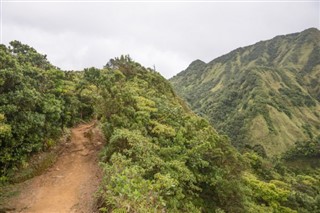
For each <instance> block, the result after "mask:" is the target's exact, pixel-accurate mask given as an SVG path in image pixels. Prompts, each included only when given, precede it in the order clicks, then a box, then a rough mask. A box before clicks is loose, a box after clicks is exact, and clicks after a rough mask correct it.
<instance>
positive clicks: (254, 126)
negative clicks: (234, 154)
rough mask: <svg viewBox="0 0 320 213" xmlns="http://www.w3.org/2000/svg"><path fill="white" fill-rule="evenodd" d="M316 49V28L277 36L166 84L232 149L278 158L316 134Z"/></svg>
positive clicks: (319, 49) (319, 51) (319, 65)
mask: <svg viewBox="0 0 320 213" xmlns="http://www.w3.org/2000/svg"><path fill="white" fill-rule="evenodd" d="M319 43H320V31H319V30H318V29H316V28H310V29H307V30H304V31H302V32H300V33H293V34H287V35H280V36H276V37H274V38H273V39H270V40H266V41H260V42H257V43H255V44H253V45H249V46H246V47H240V48H237V49H235V50H233V51H231V52H229V53H228V54H225V55H222V56H220V57H218V58H216V59H213V60H212V61H210V62H208V63H206V64H204V63H199V61H198V60H196V61H194V62H192V63H191V65H192V66H191V65H190V66H189V67H188V68H187V69H186V70H184V71H182V72H180V73H179V74H177V75H176V76H174V77H173V78H171V79H170V81H171V83H172V85H173V86H174V88H175V89H176V91H177V93H178V94H179V95H181V96H182V97H183V98H184V99H186V101H187V102H188V103H189V104H190V106H191V108H192V109H193V110H195V111H196V112H197V113H198V114H201V115H203V116H205V117H207V118H208V119H209V120H210V122H211V123H212V124H213V126H214V127H215V128H216V129H217V130H218V131H219V132H221V133H225V134H227V135H228V136H229V137H230V138H231V139H232V140H233V143H234V145H236V146H238V147H242V148H243V147H244V146H247V145H249V146H256V145H259V146H260V145H262V146H263V147H264V149H265V151H266V152H267V154H268V155H270V156H271V155H275V154H276V155H278V154H281V153H282V152H284V151H286V150H287V149H288V148H289V147H291V146H293V144H294V143H295V141H296V140H307V139H308V138H309V137H314V136H316V135H318V134H319V126H320V124H319V123H320V122H319V112H320V107H319V100H320V99H319V98H320V87H319V85H320V82H319V79H320V73H319V70H320V59H319V55H320V45H319ZM248 106H249V109H247V107H248ZM250 110H251V111H250ZM279 118H281V119H279ZM274 141H280V142H279V143H275V142H274Z"/></svg>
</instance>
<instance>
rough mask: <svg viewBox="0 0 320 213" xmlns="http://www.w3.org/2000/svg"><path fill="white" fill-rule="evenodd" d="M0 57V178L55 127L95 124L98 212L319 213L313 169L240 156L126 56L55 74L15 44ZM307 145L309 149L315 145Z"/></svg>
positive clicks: (319, 175)
mask: <svg viewBox="0 0 320 213" xmlns="http://www.w3.org/2000/svg"><path fill="white" fill-rule="evenodd" d="M0 54H1V63H0V66H1V67H0V76H1V78H0V82H1V85H0V90H1V93H0V94H1V96H0V101H1V104H0V142H1V144H0V146H1V150H0V152H1V175H2V180H5V179H6V178H7V177H10V171H12V170H14V169H15V168H19V167H20V166H21V165H23V164H25V163H26V162H27V160H28V157H29V156H31V155H32V154H33V153H36V152H39V151H43V150H44V151H45V150H46V149H48V148H50V146H54V143H55V141H56V139H57V138H58V137H59V136H60V135H61V133H62V132H63V131H64V130H65V128H67V127H71V126H73V125H74V124H76V123H77V122H79V121H80V120H86V119H88V120H89V119H97V120H98V121H99V123H100V127H101V129H102V131H103V133H104V135H105V138H106V140H107V144H106V146H105V147H104V149H103V150H102V151H101V153H100V161H101V163H100V164H101V167H102V168H103V174H104V176H103V180H102V183H101V186H100V189H99V192H98V195H99V197H100V202H99V204H100V207H99V208H100V211H101V212H297V211H298V212H320V196H319V193H320V181H319V180H320V170H319V169H317V167H315V168H314V165H310V168H311V169H308V170H302V169H301V167H299V166H297V167H292V166H291V165H288V164H287V159H288V158H287V157H286V158H285V160H282V159H274V160H272V161H271V160H267V159H265V158H263V157H261V156H260V155H259V154H261V152H259V150H260V149H259V147H256V149H255V151H251V150H249V151H248V152H246V153H245V154H243V155H242V154H240V153H239V152H238V151H237V150H236V149H235V148H233V147H232V146H231V144H230V142H229V140H228V138H227V137H226V136H222V135H219V134H218V133H217V132H216V131H215V130H214V128H213V127H212V126H211V125H210V124H209V122H208V121H207V120H205V119H204V118H201V117H198V116H197V115H195V114H194V113H193V112H192V111H190V110H189V108H188V107H187V106H186V105H185V104H184V102H183V101H182V100H180V99H179V98H178V97H177V96H176V95H175V93H174V91H173V90H172V88H171V86H170V84H169V82H168V81H166V80H165V79H164V78H163V77H162V76H161V75H160V74H158V73H157V72H155V71H153V70H152V69H148V68H144V67H143V66H141V65H140V64H138V63H137V62H134V61H133V60H132V59H131V58H130V57H129V56H121V57H120V58H115V59H111V60H110V61H109V62H108V63H107V64H106V65H105V67H104V68H103V69H97V68H89V69H85V70H84V71H82V72H63V71H61V70H59V69H58V68H56V67H54V66H52V65H51V64H50V63H49V62H48V61H47V60H46V57H45V56H44V55H41V54H39V53H37V52H36V51H35V50H34V49H33V48H31V47H29V46H27V45H24V44H21V43H20V42H17V41H15V42H12V43H11V46H10V47H5V46H1V52H0ZM307 128H308V127H306V129H307ZM308 144H309V146H308V147H313V148H315V150H317V147H318V146H319V140H318V138H314V140H312V142H310V143H308ZM297 147H298V146H297ZM306 149H309V148H306ZM297 150H301V149H300V148H298V149H297ZM297 150H291V151H290V153H291V154H290V153H289V152H288V156H289V155H290V156H292V155H299V156H300V154H299V153H300V152H298V151H297ZM260 151H261V150H260ZM257 153H259V154H257ZM296 153H298V154H296ZM303 153H304V152H303ZM312 153H313V152H312ZM303 157H304V158H314V157H318V155H313V154H311V155H309V154H307V155H305V156H303Z"/></svg>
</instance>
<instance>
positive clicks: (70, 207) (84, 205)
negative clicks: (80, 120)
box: [11, 123, 102, 213]
mask: <svg viewBox="0 0 320 213" xmlns="http://www.w3.org/2000/svg"><path fill="white" fill-rule="evenodd" d="M99 134H100V133H99V132H98V130H97V128H95V125H94V123H90V124H82V125H79V126H78V127H75V128H73V129H72V135H71V141H69V142H68V143H66V144H64V145H65V146H66V147H65V149H64V151H63V152H62V154H61V155H60V156H59V158H58V160H57V162H56V163H55V164H54V165H53V166H52V167H51V168H50V169H48V171H46V172H45V173H44V174H42V175H40V176H37V177H35V178H33V179H31V180H28V181H26V182H25V183H24V186H23V189H22V191H21V193H20V194H19V196H17V197H16V198H14V200H12V201H11V206H12V207H13V208H14V212H34V213H43V212H46V213H58V212H93V211H94V208H95V206H94V205H95V198H94V193H95V191H96V190H97V189H98V185H99V182H100V177H101V175H100V174H101V171H100V169H99V166H98V159H97V152H98V150H99V149H100V148H101V146H102V137H99V136H98V135H99Z"/></svg>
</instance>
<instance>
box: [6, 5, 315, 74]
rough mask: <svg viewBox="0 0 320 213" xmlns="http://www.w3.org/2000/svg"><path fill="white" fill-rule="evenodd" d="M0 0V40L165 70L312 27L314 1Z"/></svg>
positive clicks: (77, 61)
mask: <svg viewBox="0 0 320 213" xmlns="http://www.w3.org/2000/svg"><path fill="white" fill-rule="evenodd" d="M0 1H1V3H0V4H1V23H2V28H1V42H2V43H4V44H5V45H8V43H9V42H10V41H11V40H19V41H21V42H23V43H26V44H28V45H30V46H32V47H34V48H35V49H37V50H38V51H39V52H41V53H43V54H47V55H48V59H49V60H50V61H51V62H52V63H53V64H54V65H56V66H58V67H60V68H61V69H64V70H82V69H83V68H86V67H91V66H95V67H98V68H101V67H102V66H103V65H105V64H106V63H107V62H108V60H109V59H110V58H114V57H116V56H120V55H121V54H129V55H130V56H131V57H132V58H133V59H134V60H136V61H138V62H139V63H141V64H143V65H144V66H147V67H153V66H155V67H156V69H157V71H159V72H160V73H161V74H162V75H163V76H165V77H166V78H169V77H172V76H173V75H175V74H176V73H178V72H180V71H182V70H184V69H185V68H186V67H187V66H188V65H189V64H190V63H191V62H192V61H193V60H195V59H201V60H203V61H205V62H209V61H211V60H212V59H214V58H216V57H218V56H220V55H222V54H226V53H228V52H230V51H231V50H233V49H235V48H238V47H243V46H247V45H250V44H253V43H256V42H258V41H261V40H267V39H270V38H273V37H274V36H276V35H281V34H288V33H294V32H299V31H302V30H304V29H307V28H310V27H316V28H318V29H319V28H320V20H319V19H320V4H319V1H299V2H297V1H285V2H278V1H229V2H223V1H215V2H214V1H194V2H185V1H184V2H181V1H171V2H170V1H150V2H148V1H133V2H131V1H125V2H116V1H109V2H108V1H107V0H105V1H103V0H100V1H85V2H83V1H82V2H81V1H64V0H51V1H40V0H39V1H27V0H21V1H14V0H0Z"/></svg>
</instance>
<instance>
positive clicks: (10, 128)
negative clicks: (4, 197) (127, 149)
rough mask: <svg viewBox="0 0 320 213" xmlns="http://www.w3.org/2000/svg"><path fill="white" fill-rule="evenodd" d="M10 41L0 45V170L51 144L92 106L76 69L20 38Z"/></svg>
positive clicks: (6, 171)
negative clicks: (64, 68)
mask: <svg viewBox="0 0 320 213" xmlns="http://www.w3.org/2000/svg"><path fill="white" fill-rule="evenodd" d="M10 45H11V46H10V47H9V48H7V47H5V46H4V45H1V46H0V70H1V71H0V147H1V149H0V176H2V175H6V176H7V175H9V173H10V172H12V171H14V169H15V168H17V166H18V165H21V164H25V163H26V162H27V159H28V156H30V155H31V154H32V153H36V152H39V151H42V150H46V149H47V148H49V147H50V146H53V145H54V143H55V141H56V139H57V138H59V137H60V135H61V133H62V132H63V131H64V129H65V127H71V126H73V125H74V124H75V123H77V121H79V120H80V119H86V118H89V117H90V116H91V114H92V112H93V110H92V109H90V108H92V106H88V105H87V104H90V105H91V97H90V96H88V97H87V96H86V95H85V91H84V90H83V89H84V88H83V87H82V85H81V82H76V81H75V79H74V77H75V76H76V74H75V73H72V72H62V71H61V70H59V69H57V68H56V67H54V66H53V65H51V64H50V63H49V62H48V61H47V59H46V56H45V55H41V54H39V53H37V52H36V51H35V50H34V49H33V48H31V47H29V46H27V45H24V44H21V43H20V42H18V41H13V42H11V43H10ZM3 177H4V176H3Z"/></svg>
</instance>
